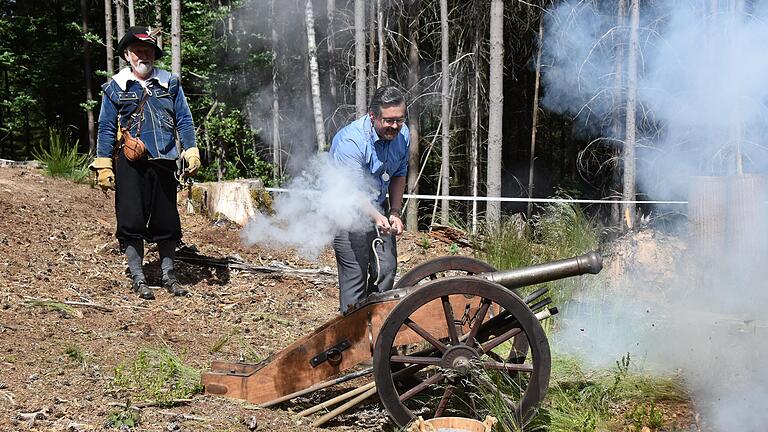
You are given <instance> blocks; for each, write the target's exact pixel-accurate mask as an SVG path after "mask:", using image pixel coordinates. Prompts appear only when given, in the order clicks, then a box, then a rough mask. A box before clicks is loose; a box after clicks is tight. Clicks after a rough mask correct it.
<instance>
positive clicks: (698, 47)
mask: <svg viewBox="0 0 768 432" xmlns="http://www.w3.org/2000/svg"><path fill="white" fill-rule="evenodd" d="M614 3H615V2H602V3H600V6H601V8H600V9H599V10H598V9H597V8H596V7H595V6H594V3H588V4H586V5H585V4H584V3H581V2H567V3H564V4H561V5H560V6H559V7H557V8H555V9H553V10H552V11H550V13H549V14H548V15H549V18H548V19H547V21H546V24H545V25H547V24H548V25H549V28H548V29H547V28H545V31H547V30H548V32H549V37H548V38H547V40H546V41H545V45H544V54H545V59H546V62H545V63H544V64H545V65H547V67H546V68H543V82H544V86H545V90H544V99H543V102H544V106H546V107H547V108H548V109H550V110H554V111H557V112H563V113H571V114H576V113H579V117H578V120H579V123H580V124H582V125H583V126H586V127H585V128H584V130H585V131H588V132H590V133H595V132H596V131H597V132H600V133H602V134H603V135H604V136H605V135H607V134H608V133H609V130H610V129H609V128H607V127H606V126H607V125H608V122H607V121H606V118H608V116H609V115H610V114H611V111H612V110H613V109H614V107H615V106H617V104H619V105H620V104H623V103H625V101H623V100H616V99H615V96H616V92H614V91H613V90H614V89H615V85H616V84H615V83H616V81H615V75H614V71H615V61H616V57H615V54H616V51H615V47H616V45H615V44H617V43H620V42H621V39H620V38H615V37H614V36H615V33H616V31H615V29H612V28H613V27H614V26H615V18H614V17H613V15H615V10H608V6H609V4H610V5H613V4H614ZM719 3H720V4H721V6H723V5H722V3H723V2H719ZM741 4H742V5H745V9H744V10H741V11H735V10H733V9H731V8H721V9H719V10H717V11H714V12H713V11H712V10H710V9H709V8H710V7H711V5H712V2H709V1H694V0H690V1H679V0H677V1H672V0H670V1H665V2H656V3H655V5H654V6H653V7H648V8H644V9H643V10H642V11H641V14H642V19H641V30H640V36H641V37H640V40H641V52H642V54H641V57H640V77H639V82H638V104H639V109H638V113H639V115H640V123H641V124H642V126H641V128H640V130H639V133H640V134H641V138H640V147H639V148H638V153H637V156H638V173H637V175H638V183H639V188H640V189H641V190H642V191H643V192H645V193H647V196H648V198H649V199H670V198H676V199H686V198H688V194H689V190H690V189H691V184H692V183H691V180H692V176H719V177H717V178H716V179H715V180H716V181H717V182H719V181H722V182H723V184H724V185H725V184H727V185H728V186H726V190H727V191H728V192H727V193H725V194H724V196H726V197H728V198H726V201H724V202H715V201H714V200H715V197H714V196H708V197H707V198H708V199H710V200H711V201H712V202H710V205H712V206H713V208H716V209H717V211H718V212H720V214H722V217H723V218H724V219H726V220H727V221H728V224H727V227H728V228H727V231H726V232H723V233H718V235H719V236H714V237H716V238H715V240H716V241H714V242H713V241H710V242H708V243H702V242H697V241H695V240H696V239H695V238H693V237H692V238H691V239H690V240H689V242H688V246H687V247H680V248H674V247H668V248H667V249H668V250H667V251H666V252H665V253H659V254H658V255H654V259H650V260H649V259H645V260H644V259H642V257H641V256H640V255H641V254H642V248H643V247H648V245H649V244H654V242H656V243H659V242H661V243H663V242H664V240H660V239H655V240H654V239H647V238H646V239H645V240H644V241H641V240H642V239H641V240H637V239H635V240H636V241H637V245H636V246H634V247H636V249H637V251H636V253H637V255H631V254H630V255H624V259H625V260H626V261H625V262H623V263H622V265H624V266H629V267H631V268H630V269H629V270H626V271H625V272H624V273H621V274H620V275H619V276H620V277H619V278H618V279H617V280H615V281H614V283H615V286H614V287H613V288H611V289H607V288H605V287H596V288H595V289H594V290H593V291H592V292H587V293H584V294H583V295H582V297H581V298H579V299H578V300H577V301H575V302H573V303H572V304H570V305H568V306H567V307H565V308H564V312H563V314H562V319H561V321H562V323H563V324H564V328H563V330H562V331H561V332H560V333H558V334H557V335H555V336H554V337H553V346H554V347H555V349H556V350H559V351H565V352H570V353H575V354H578V355H580V356H582V357H583V358H584V359H585V360H586V361H587V362H588V363H590V364H591V365H593V366H596V367H606V366H612V365H613V364H614V362H615V361H616V360H617V359H619V358H620V357H621V356H622V355H623V354H624V353H627V352H630V353H631V354H632V358H634V359H635V360H636V361H638V362H639V363H641V364H642V365H643V366H645V367H646V368H647V369H648V370H656V371H661V372H665V373H672V372H674V373H681V374H682V376H683V377H684V380H685V382H686V384H687V385H688V386H689V387H690V390H691V391H692V394H693V396H694V399H695V401H696V407H697V409H698V410H700V411H701V413H702V415H703V417H704V420H705V423H706V430H713V431H717V432H731V431H736V430H738V431H742V432H762V431H765V430H768V411H766V410H765V409H764V407H765V406H766V405H767V404H768V370H766V369H765V368H764V367H763V366H762V362H763V361H764V360H763V359H765V358H768V320H766V318H765V308H766V306H768V286H766V282H765V281H766V280H768V266H766V265H765V263H766V262H768V250H767V249H768V248H767V247H766V240H768V218H766V217H765V216H764V215H765V214H766V210H768V208H766V205H765V202H766V200H767V199H768V196H766V192H765V183H760V182H755V183H754V184H762V186H757V187H756V188H755V189H754V190H752V189H749V188H748V187H747V188H746V189H745V188H741V189H740V188H739V187H736V186H735V185H737V184H738V183H739V182H742V183H745V184H747V186H749V185H750V184H751V183H750V182H751V180H750V178H752V177H750V176H749V174H750V173H758V174H762V173H764V172H765V171H766V168H768V152H767V151H766V143H765V138H764V137H766V136H768V106H767V104H768V56H767V55H765V44H766V41H768V1H766V0H755V1H753V2H741ZM611 7H614V8H615V5H613V6H611ZM606 11H607V12H606ZM609 15H610V16H609ZM643 134H645V135H643ZM616 138H618V139H621V138H622V137H616ZM737 153H740V154H741V155H742V167H741V171H739V170H738V166H737V164H736V160H737V158H736V155H737ZM738 173H744V174H747V175H745V176H736V174H738ZM742 186H744V185H743V184H742ZM761 188H762V189H761ZM745 198H746V199H747V200H750V201H749V202H746V203H745V201H744V200H745ZM745 213H749V214H745ZM689 216H690V215H689ZM723 225H726V224H723ZM690 228H691V231H692V234H695V233H696V230H697V229H698V228H697V227H696V226H695V225H694V224H691V225H690ZM707 234H708V235H709V234H712V233H707ZM694 237H695V236H694ZM714 237H712V238H714ZM670 241H671V240H670ZM621 256H622V255H619V254H617V255H614V257H615V258H616V257H619V258H620V257H621ZM627 256H629V257H630V258H627ZM619 258H616V259H619ZM663 260H666V261H663ZM664 271H666V272H667V273H663V272H664ZM604 272H608V273H609V274H608V275H607V276H608V277H610V276H611V274H610V272H611V268H607V269H606V270H604ZM613 276H616V275H613Z"/></svg>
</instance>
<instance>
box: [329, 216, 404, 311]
mask: <svg viewBox="0 0 768 432" xmlns="http://www.w3.org/2000/svg"><path fill="white" fill-rule="evenodd" d="M375 238H376V230H375V229H371V230H370V231H366V232H342V233H340V234H338V235H336V237H335V238H334V239H333V250H334V252H335V253H336V265H337V268H338V272H339V306H340V311H341V313H345V312H346V311H347V308H349V306H352V305H354V304H357V303H359V302H361V301H363V300H365V299H366V298H367V297H368V295H369V294H372V293H374V292H384V291H389V290H391V289H392V286H393V285H394V284H395V274H396V273H397V241H396V240H395V236H394V234H391V235H382V236H381V239H382V241H383V244H382V245H381V246H379V247H378V248H377V251H378V252H377V254H374V253H373V249H372V246H371V245H372V243H373V240H374V239H375ZM376 255H378V265H377V259H376ZM379 269H380V271H381V277H380V278H379V283H378V285H376V279H377V277H378V270H379Z"/></svg>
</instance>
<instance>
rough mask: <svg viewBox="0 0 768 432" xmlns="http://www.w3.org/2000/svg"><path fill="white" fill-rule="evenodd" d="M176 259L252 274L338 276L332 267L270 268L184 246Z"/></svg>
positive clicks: (278, 265)
mask: <svg viewBox="0 0 768 432" xmlns="http://www.w3.org/2000/svg"><path fill="white" fill-rule="evenodd" d="M176 259H177V260H179V261H183V262H187V263H190V264H198V265H205V266H209V267H223V268H226V269H230V270H239V271H245V272H250V273H276V274H298V275H321V276H329V277H330V276H336V272H335V271H333V269H331V268H330V267H323V268H318V269H297V268H293V267H291V266H288V265H285V264H282V263H279V262H273V263H272V264H271V265H269V266H257V265H253V264H250V263H247V262H245V261H243V260H242V259H240V258H238V257H233V256H227V257H224V258H217V257H211V256H207V255H203V254H201V253H199V252H198V251H197V249H196V248H193V247H189V246H184V247H181V248H179V249H178V250H177V251H176Z"/></svg>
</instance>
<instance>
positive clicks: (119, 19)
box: [115, 0, 125, 69]
mask: <svg viewBox="0 0 768 432" xmlns="http://www.w3.org/2000/svg"><path fill="white" fill-rule="evenodd" d="M115 28H116V29H117V41H118V42H119V41H120V39H122V38H123V36H124V35H125V7H124V6H123V0H115ZM117 57H118V61H117V64H118V68H119V69H122V68H124V67H125V60H123V53H117Z"/></svg>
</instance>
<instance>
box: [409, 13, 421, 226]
mask: <svg viewBox="0 0 768 432" xmlns="http://www.w3.org/2000/svg"><path fill="white" fill-rule="evenodd" d="M420 4H421V1H420V0H416V1H414V2H413V5H412V6H411V12H412V13H411V17H412V19H413V21H412V22H411V25H410V26H408V31H409V34H408V42H409V45H408V88H409V89H410V96H411V97H410V99H411V108H410V110H409V111H410V115H409V116H408V117H409V119H410V121H409V122H408V128H409V130H410V132H411V145H410V147H409V149H408V193H411V194H418V193H419V182H418V180H419V161H420V159H419V140H420V139H421V137H420V135H419V126H420V125H419V119H420V118H421V103H420V102H419V100H418V98H419V95H420V94H421V86H420V85H419V76H420V75H421V71H420V67H419V66H420V65H419V60H420V57H419V6H420ZM405 217H406V221H405V226H406V227H407V228H408V230H409V231H413V232H416V231H418V230H419V201H418V200H417V199H416V198H411V199H409V200H408V208H407V209H406V216H405Z"/></svg>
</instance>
